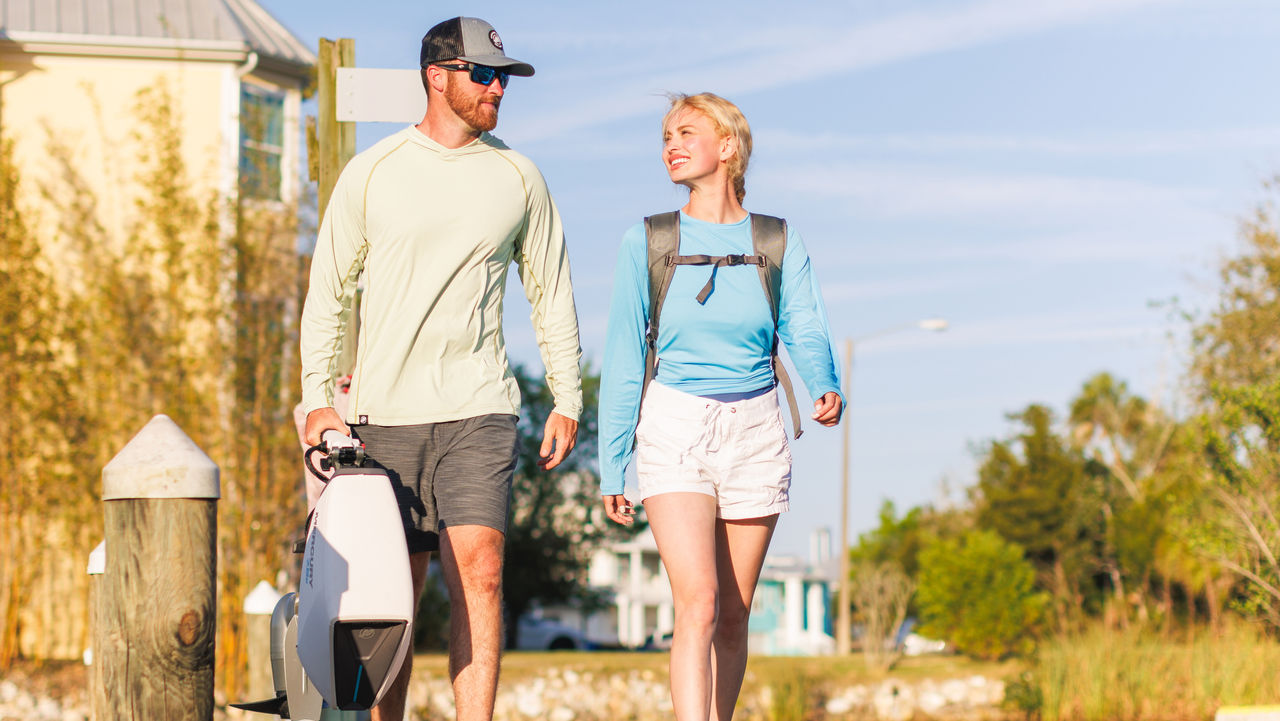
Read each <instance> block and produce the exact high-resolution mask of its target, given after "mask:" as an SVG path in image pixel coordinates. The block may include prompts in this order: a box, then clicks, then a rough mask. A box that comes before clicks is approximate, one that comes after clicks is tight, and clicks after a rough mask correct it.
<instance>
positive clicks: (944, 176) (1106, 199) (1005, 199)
mask: <svg viewBox="0 0 1280 721" xmlns="http://www.w3.org/2000/svg"><path fill="white" fill-rule="evenodd" d="M755 183H756V185H757V187H761V186H763V190H762V191H760V192H769V193H776V194H778V195H780V196H781V195H785V194H787V193H803V194H805V195H807V196H814V195H816V196H819V197H829V198H844V199H848V200H851V201H854V202H855V203H856V204H857V206H858V207H859V208H861V209H862V210H863V211H870V212H872V213H874V214H875V215H879V216H885V217H903V216H908V217H916V218H918V217H958V216H984V217H990V216H993V215H995V214H998V215H997V217H1000V218H1002V219H1010V218H1018V217H1026V218H1038V219H1044V218H1045V217H1046V214H1052V215H1053V216H1058V217H1068V218H1073V219H1079V218H1081V217H1084V216H1082V215H1081V214H1082V213H1091V214H1094V217H1095V218H1096V217H1097V215H1098V214H1100V213H1101V214H1106V215H1107V216H1108V217H1118V216H1122V217H1128V218H1139V217H1143V216H1145V215H1148V214H1149V213H1150V212H1151V211H1154V210H1158V211H1160V212H1185V213H1191V212H1195V213H1197V214H1198V213H1200V212H1202V211H1197V210H1196V208H1198V207H1203V206H1205V205H1208V204H1211V203H1212V202H1213V201H1214V200H1215V198H1216V197H1217V196H1216V193H1215V192H1214V191H1212V190H1208V189H1198V188H1190V189H1188V188H1171V187H1167V186H1162V185H1155V184H1152V183H1146V182H1142V181H1137V180H1127V179H1115V178H1099V177H1071V176H1063V175H1052V174H1035V173H1021V174H1014V173H1004V174H996V173H985V174H984V173H971V172H963V171H958V170H953V169H950V168H934V167H922V166H917V167H903V166H902V165H900V164H895V165H890V166H881V165H868V164H856V165H855V164H852V163H847V164H831V163H817V162H815V163H812V164H805V165H791V166H788V167H786V168H783V169H777V170H773V171H772V172H769V173H768V174H761V176H759V177H757V178H756V179H755Z"/></svg>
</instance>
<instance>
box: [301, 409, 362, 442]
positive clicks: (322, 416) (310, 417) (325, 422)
mask: <svg viewBox="0 0 1280 721" xmlns="http://www.w3.org/2000/svg"><path fill="white" fill-rule="evenodd" d="M325 431H337V432H339V433H341V434H342V435H344V436H349V435H351V429H350V428H348V427H347V424H346V423H343V422H342V416H339V415H338V412H337V411H335V410H334V409H333V408H328V407H326V408H317V409H315V410H314V411H311V412H310V413H308V414H307V427H306V430H305V431H304V432H303V434H302V435H303V440H305V441H306V442H307V445H308V446H318V445H320V435H321V434H323V433H324V432H325Z"/></svg>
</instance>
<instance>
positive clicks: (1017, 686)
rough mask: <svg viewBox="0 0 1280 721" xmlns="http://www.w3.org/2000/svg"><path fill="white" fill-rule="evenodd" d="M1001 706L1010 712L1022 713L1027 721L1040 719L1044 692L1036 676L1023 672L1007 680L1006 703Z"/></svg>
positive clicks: (1005, 689) (1005, 684)
mask: <svg viewBox="0 0 1280 721" xmlns="http://www.w3.org/2000/svg"><path fill="white" fill-rule="evenodd" d="M1000 705H1001V706H1002V707H1004V708H1005V709H1007V710H1009V711H1016V712H1018V713H1021V714H1022V717H1023V718H1025V719H1026V720H1027V721H1032V720H1033V719H1038V718H1040V710H1041V709H1042V708H1044V691H1043V690H1042V689H1041V688H1040V685H1039V684H1038V683H1037V682H1036V679H1035V677H1034V676H1032V675H1031V674H1030V673H1029V672H1027V671H1023V672H1022V673H1020V674H1018V675H1017V676H1013V677H1010V678H1007V679H1005V682H1004V701H1003V702H1001V704H1000Z"/></svg>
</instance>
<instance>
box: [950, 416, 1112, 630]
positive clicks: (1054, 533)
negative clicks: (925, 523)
mask: <svg viewBox="0 0 1280 721" xmlns="http://www.w3.org/2000/svg"><path fill="white" fill-rule="evenodd" d="M1010 419H1012V420H1016V421H1019V422H1021V423H1022V424H1023V426H1024V430H1023V432H1022V433H1020V434H1018V435H1016V436H1015V437H1013V438H1011V439H1009V440H1007V441H993V442H992V443H991V444H990V446H988V447H987V449H986V453H985V457H984V458H983V461H982V464H981V466H980V467H979V469H978V486H977V489H976V493H975V499H974V501H975V502H974V505H975V511H976V523H977V526H978V527H979V528H983V529H988V530H992V531H995V532H996V533H998V534H1000V536H1001V537H1002V538H1004V539H1006V540H1008V541H1010V542H1011V543H1015V544H1017V545H1018V546H1019V547H1021V548H1023V549H1025V551H1026V554H1027V558H1028V560H1030V561H1031V562H1032V563H1033V564H1034V565H1035V567H1036V568H1037V569H1038V570H1039V575H1040V578H1041V579H1042V585H1043V587H1044V588H1047V589H1049V590H1051V591H1052V593H1053V597H1054V603H1055V607H1056V616H1057V619H1058V622H1059V624H1060V625H1061V626H1062V627H1064V628H1065V627H1066V626H1067V625H1069V623H1070V621H1071V620H1072V619H1073V618H1074V617H1075V616H1076V615H1077V614H1078V613H1079V610H1080V608H1081V605H1082V602H1083V600H1084V596H1083V593H1084V590H1085V584H1086V583H1087V581H1088V570H1089V559H1090V558H1092V557H1093V556H1094V550H1093V548H1091V541H1090V538H1091V537H1096V532H1093V531H1091V529H1090V528H1088V523H1089V522H1090V521H1091V520H1092V519H1094V518H1096V517H1097V514H1095V513H1092V512H1091V511H1090V510H1089V509H1088V508H1087V506H1086V502H1087V501H1088V494H1087V490H1088V489H1089V487H1091V486H1093V485H1095V480H1094V479H1095V478H1096V477H1097V474H1098V473H1099V472H1100V469H1099V468H1098V467H1097V465H1096V464H1093V463H1090V462H1089V461H1088V460H1087V459H1086V458H1085V457H1084V456H1083V455H1082V454H1081V453H1080V452H1078V451H1076V450H1074V449H1072V448H1071V446H1070V443H1069V442H1068V441H1067V440H1066V439H1065V438H1063V437H1061V436H1059V435H1058V434H1056V433H1054V431H1053V429H1052V423H1053V413H1052V411H1050V410H1049V409H1048V408H1046V407H1045V406H1041V405H1031V406H1028V407H1027V408H1026V409H1025V410H1024V411H1022V412H1021V413H1015V414H1011V415H1010Z"/></svg>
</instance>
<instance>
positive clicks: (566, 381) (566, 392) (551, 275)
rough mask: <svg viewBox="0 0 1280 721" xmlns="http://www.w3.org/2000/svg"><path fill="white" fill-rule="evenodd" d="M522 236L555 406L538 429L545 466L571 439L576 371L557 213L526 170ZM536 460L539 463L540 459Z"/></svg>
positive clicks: (519, 260)
mask: <svg viewBox="0 0 1280 721" xmlns="http://www.w3.org/2000/svg"><path fill="white" fill-rule="evenodd" d="M527 182H528V183H529V186H530V187H529V194H528V206H527V208H526V213H527V222H526V224H525V233H524V237H523V238H521V239H520V244H519V247H518V248H517V254H516V264H517V267H518V268H519V271H520V281H521V282H522V283H523V284H524V292H525V296H526V297H528V299H529V305H530V306H531V307H532V313H531V315H530V318H531V320H532V321H533V330H534V333H535V334H536V335H537V338H538V350H539V351H540V353H541V355H542V363H543V365H544V366H545V367H546V369H547V389H548V390H550V391H551V396H552V398H554V399H555V408H554V410H553V411H552V413H551V414H550V416H548V418H547V423H546V426H545V428H544V430H543V440H542V448H541V455H542V457H543V458H544V459H545V463H543V465H544V467H545V468H554V467H556V466H557V465H559V464H560V462H561V461H563V460H564V458H565V456H567V455H568V453H569V451H571V450H572V449H573V446H574V445H575V443H576V442H577V434H578V418H579V417H580V415H581V413H582V375H581V370H580V368H579V363H580V362H581V360H582V347H581V345H580V344H579V341H578V312H577V309H576V308H575V307H574V303H573V284H572V281H571V280H570V276H569V254H568V252H567V250H566V248H565V243H564V229H563V227H562V226H561V224H560V213H559V211H557V210H556V206H555V203H554V202H553V201H552V200H551V194H550V193H549V192H548V191H547V186H546V183H545V182H544V181H543V179H542V176H541V175H539V174H537V173H536V172H535V173H531V174H530V177H529V178H528V181H527ZM540 463H541V462H540Z"/></svg>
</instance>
